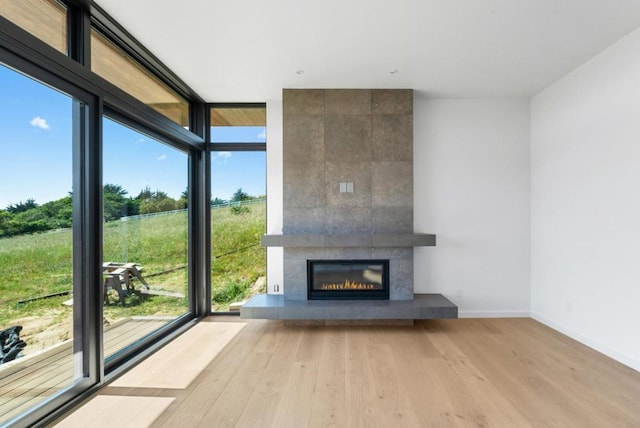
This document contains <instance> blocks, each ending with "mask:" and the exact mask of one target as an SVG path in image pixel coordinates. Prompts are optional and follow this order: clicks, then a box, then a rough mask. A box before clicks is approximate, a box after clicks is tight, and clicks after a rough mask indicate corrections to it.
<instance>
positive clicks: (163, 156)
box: [156, 155, 167, 161]
mask: <svg viewBox="0 0 640 428" xmlns="http://www.w3.org/2000/svg"><path fill="white" fill-rule="evenodd" d="M166 158H167V155H160V156H158V157H157V158H156V160H159V161H161V160H165V159H166Z"/></svg>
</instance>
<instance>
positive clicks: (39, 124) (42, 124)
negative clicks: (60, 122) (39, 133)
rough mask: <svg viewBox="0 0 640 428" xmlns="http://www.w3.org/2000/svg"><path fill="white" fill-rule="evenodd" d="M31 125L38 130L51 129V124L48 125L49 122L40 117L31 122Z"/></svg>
mask: <svg viewBox="0 0 640 428" xmlns="http://www.w3.org/2000/svg"><path fill="white" fill-rule="evenodd" d="M29 123H30V124H31V126H35V127H36V128H41V129H49V124H48V123H47V121H46V120H45V119H43V118H41V117H40V116H36V117H34V118H33V119H31V120H30V121H29Z"/></svg>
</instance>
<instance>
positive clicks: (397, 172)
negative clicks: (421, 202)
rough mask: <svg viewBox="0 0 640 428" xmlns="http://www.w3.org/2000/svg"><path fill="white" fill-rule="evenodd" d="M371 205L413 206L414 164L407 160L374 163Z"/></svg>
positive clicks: (374, 206) (375, 206)
mask: <svg viewBox="0 0 640 428" xmlns="http://www.w3.org/2000/svg"><path fill="white" fill-rule="evenodd" d="M372 167H373V172H372V175H371V177H372V179H371V188H372V193H373V196H372V198H371V205H372V207H373V208H377V207H405V208H410V207H413V164H412V162H405V161H391V162H387V161H377V162H373V163H372Z"/></svg>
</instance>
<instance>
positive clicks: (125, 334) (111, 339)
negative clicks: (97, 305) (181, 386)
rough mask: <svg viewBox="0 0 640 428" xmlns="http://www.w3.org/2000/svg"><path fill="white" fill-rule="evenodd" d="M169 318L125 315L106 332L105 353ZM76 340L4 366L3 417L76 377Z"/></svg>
mask: <svg viewBox="0 0 640 428" xmlns="http://www.w3.org/2000/svg"><path fill="white" fill-rule="evenodd" d="M168 321H169V320H164V319H155V318H152V319H130V318H128V319H125V320H123V321H120V322H117V323H114V324H113V325H111V326H108V327H107V328H106V329H105V332H104V340H105V355H107V356H108V355H111V354H113V353H115V352H117V351H119V350H120V349H123V348H124V347H126V346H127V345H130V344H131V343H133V342H135V341H136V340H138V339H141V338H143V337H145V336H147V335H148V334H150V333H152V332H153V331H155V330H157V329H158V328H160V327H162V326H163V325H165V324H166V323H167V322H168ZM72 348H73V341H72V340H68V341H65V342H63V343H61V344H59V345H57V346H55V347H53V348H51V349H49V350H46V351H44V352H42V353H39V354H35V355H33V356H26V357H24V358H20V359H18V360H16V361H15V362H14V363H12V364H11V365H10V366H8V367H6V368H4V369H3V368H1V367H0V420H7V419H9V418H12V417H14V416H16V415H18V414H20V413H21V412H23V411H25V410H27V409H28V408H29V407H31V406H33V405H35V404H37V403H39V402H40V401H42V400H44V399H46V398H47V397H50V396H52V395H54V394H56V393H57V392H59V391H61V390H62V389H63V388H65V387H67V386H69V385H70V384H71V383H72V381H73V360H72V357H73V349H72Z"/></svg>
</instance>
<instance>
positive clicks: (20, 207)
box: [7, 198, 38, 214]
mask: <svg viewBox="0 0 640 428" xmlns="http://www.w3.org/2000/svg"><path fill="white" fill-rule="evenodd" d="M37 207H38V204H36V201H35V199H31V198H29V199H27V201H26V202H22V201H20V202H18V203H17V204H9V206H7V211H9V212H10V213H11V214H19V213H22V212H25V211H28V210H32V209H34V208H37Z"/></svg>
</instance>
